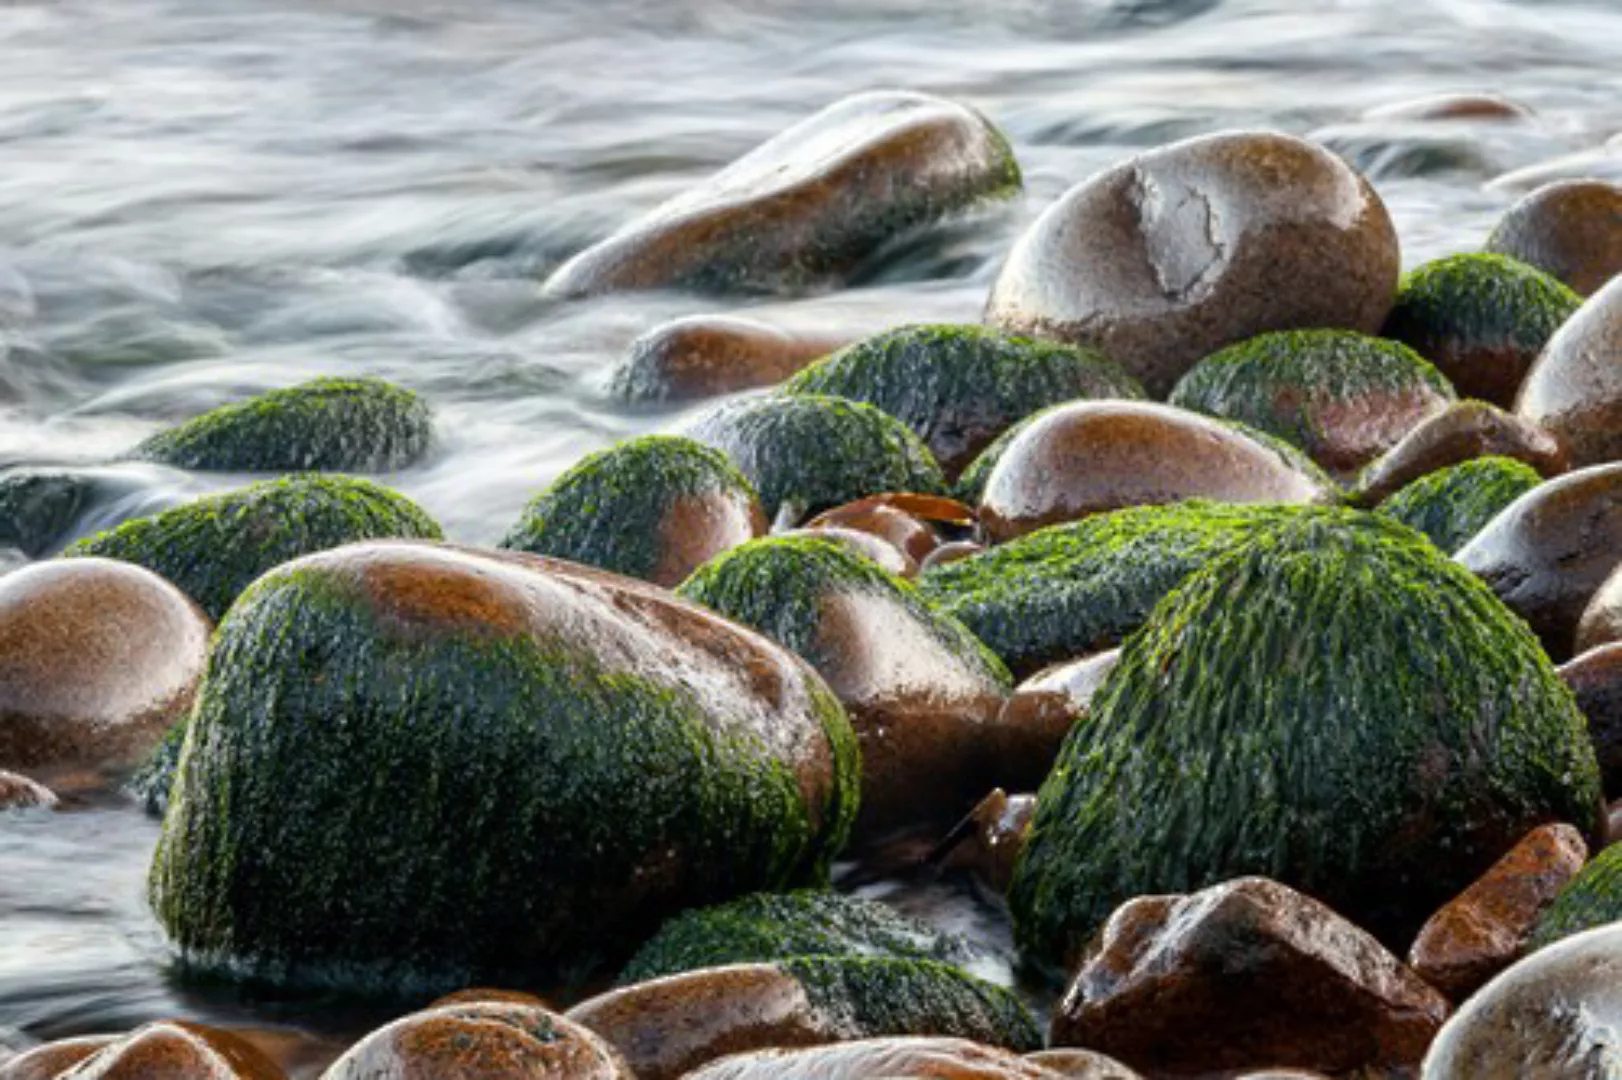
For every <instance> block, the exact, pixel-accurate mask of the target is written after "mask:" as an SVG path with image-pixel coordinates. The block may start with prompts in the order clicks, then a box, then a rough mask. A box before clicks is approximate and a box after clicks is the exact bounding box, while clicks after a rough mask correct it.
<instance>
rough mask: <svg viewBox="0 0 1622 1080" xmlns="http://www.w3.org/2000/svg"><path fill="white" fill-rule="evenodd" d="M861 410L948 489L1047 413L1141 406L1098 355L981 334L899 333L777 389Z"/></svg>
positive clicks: (1123, 378) (958, 329)
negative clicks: (932, 463)
mask: <svg viewBox="0 0 1622 1080" xmlns="http://www.w3.org/2000/svg"><path fill="white" fill-rule="evenodd" d="M784 391H785V392H787V393H790V394H794V393H810V394H829V395H832V396H834V397H842V398H847V399H849V400H851V401H865V402H867V403H868V404H869V405H874V406H877V407H878V408H880V409H883V410H884V411H885V412H887V413H889V414H890V415H891V416H894V417H896V418H897V419H898V420H900V421H901V422H902V423H904V424H906V425H907V426H908V427H909V428H911V429H912V430H913V432H914V433H915V434H917V436H918V437H919V438H920V439H922V440H923V441H924V443H925V445H927V446H928V447H929V449H930V452H931V453H932V454H934V455H935V459H936V460H937V461H939V462H940V464H941V468H942V469H943V470H944V471H945V473H946V476H947V478H948V479H955V478H956V477H957V475H958V474H959V473H960V472H962V471H963V470H964V469H965V468H966V467H967V466H968V465H969V463H970V462H971V461H973V460H974V458H975V457H976V456H978V455H979V453H980V451H982V450H984V449H985V448H986V447H987V446H989V445H990V444H991V442H992V440H994V439H995V438H996V437H997V436H998V435H1000V434H1002V433H1003V432H1004V431H1006V430H1007V429H1008V428H1009V427H1010V426H1012V425H1013V424H1014V423H1016V422H1017V421H1019V420H1021V419H1023V418H1024V417H1026V416H1029V415H1031V414H1032V413H1034V412H1037V411H1038V410H1040V409H1043V408H1046V407H1048V406H1050V405H1057V404H1059V403H1060V402H1064V401H1073V400H1076V399H1092V398H1141V397H1143V388H1142V387H1141V386H1139V385H1138V383H1137V380H1136V379H1133V378H1132V377H1131V376H1129V375H1127V374H1126V372H1124V371H1122V370H1121V369H1120V368H1119V367H1117V366H1116V365H1115V364H1114V363H1112V362H1111V361H1110V360H1108V359H1107V358H1105V357H1104V356H1103V354H1101V353H1099V352H1098V351H1097V350H1094V349H1088V348H1078V347H1076V346H1073V345H1061V344H1056V343H1053V342H1041V341H1033V340H1031V339H1030V338H1020V337H1009V336H1007V335H1004V334H999V333H997V332H996V331H994V330H988V329H985V328H983V327H979V326H903V327H900V328H899V329H895V330H890V331H886V332H885V333H883V334H880V335H878V336H877V337H872V338H868V339H867V340H866V341H859V342H857V343H856V344H854V345H850V346H847V347H846V348H844V349H841V350H840V351H839V352H837V353H835V354H834V355H832V356H830V357H828V358H827V359H825V360H820V361H818V362H817V363H815V364H812V365H811V366H810V367H808V368H806V369H805V370H804V371H802V372H800V374H798V375H796V376H795V377H794V378H793V379H792V380H790V381H789V383H788V385H787V386H785V387H784Z"/></svg>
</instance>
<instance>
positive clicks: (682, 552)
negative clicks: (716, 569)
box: [648, 488, 767, 589]
mask: <svg viewBox="0 0 1622 1080" xmlns="http://www.w3.org/2000/svg"><path fill="white" fill-rule="evenodd" d="M766 527H767V526H766V513H765V511H763V510H762V509H761V508H760V502H759V500H757V499H755V498H754V497H753V496H752V495H749V494H747V493H745V492H739V491H736V490H733V491H724V490H721V489H718V488H717V489H713V490H710V491H707V492H704V493H703V494H701V495H684V496H681V497H680V498H677V499H675V500H674V501H672V502H671V504H670V506H669V507H667V508H666V510H665V514H664V517H662V518H660V520H659V531H658V540H657V548H658V561H657V562H656V563H655V564H654V567H653V572H652V573H650V574H649V575H648V580H649V581H651V582H653V583H654V584H655V585H663V586H664V587H665V588H667V589H673V588H675V587H676V586H677V585H680V584H681V583H682V582H684V581H686V580H687V578H688V577H689V576H690V575H691V574H692V572H693V571H694V570H697V569H698V568H699V567H701V566H703V565H704V564H705V563H707V562H709V561H710V560H711V559H713V558H715V557H716V556H717V555H719V554H721V553H722V552H724V551H730V550H731V549H733V548H735V547H737V546H738V545H739V544H744V543H748V542H749V541H750V540H753V539H755V538H756V537H759V536H765V535H766Z"/></svg>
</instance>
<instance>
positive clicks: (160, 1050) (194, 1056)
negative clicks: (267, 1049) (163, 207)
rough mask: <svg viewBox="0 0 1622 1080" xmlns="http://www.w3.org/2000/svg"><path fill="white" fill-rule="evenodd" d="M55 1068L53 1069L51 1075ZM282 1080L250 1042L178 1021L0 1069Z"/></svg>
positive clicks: (8, 1077) (55, 1047)
mask: <svg viewBox="0 0 1622 1080" xmlns="http://www.w3.org/2000/svg"><path fill="white" fill-rule="evenodd" d="M52 1069H55V1071H51V1070H52ZM70 1077H72V1078H74V1080H158V1078H163V1080H169V1078H173V1080H181V1078H184V1080H284V1074H283V1073H282V1070H281V1069H280V1068H278V1067H277V1066H276V1064H275V1063H274V1062H273V1061H271V1060H270V1059H269V1058H267V1057H266V1056H265V1055H264V1054H263V1053H261V1052H260V1051H259V1050H257V1049H255V1048H254V1046H253V1044H251V1043H249V1042H248V1041H247V1040H245V1039H243V1038H241V1037H239V1036H237V1035H234V1034H232V1033H231V1032H228V1031H221V1030H220V1029H218V1028H210V1027H205V1026H203V1025H202V1024H193V1023H188V1022H185V1021H181V1020H164V1021H158V1022H155V1023H151V1024H147V1025H146V1026H144V1027H140V1028H137V1029H136V1030H134V1031H132V1032H130V1033H129V1034H128V1035H124V1036H121V1037H118V1038H114V1039H110V1040H105V1039H101V1038H91V1039H70V1040H67V1041H66V1042H65V1043H64V1044H57V1043H51V1044H47V1045H46V1046H43V1047H41V1048H40V1049H38V1050H34V1051H32V1052H30V1053H28V1054H24V1055H23V1056H22V1057H20V1058H17V1059H15V1060H13V1061H11V1062H8V1063H7V1064H5V1065H0V1080H68V1078H70Z"/></svg>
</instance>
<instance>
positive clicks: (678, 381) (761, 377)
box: [614, 315, 853, 401]
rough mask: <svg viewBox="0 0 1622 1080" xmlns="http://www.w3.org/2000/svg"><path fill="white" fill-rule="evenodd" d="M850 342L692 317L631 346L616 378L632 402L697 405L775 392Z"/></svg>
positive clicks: (726, 318) (618, 389) (731, 318)
mask: <svg viewBox="0 0 1622 1080" xmlns="http://www.w3.org/2000/svg"><path fill="white" fill-rule="evenodd" d="M851 340H853V339H852V338H851V337H850V336H849V335H836V334H798V333H795V332H793V331H790V330H786V329H783V328H782V327H778V326H773V325H771V324H770V323H764V322H761V321H759V320H758V319H749V318H744V317H742V316H737V315H693V316H689V317H687V318H685V319H676V320H675V321H674V322H668V323H664V324H662V325H660V326H656V327H654V328H653V329H652V330H650V331H648V332H647V333H646V334H643V335H642V336H641V337H639V338H637V339H636V340H635V341H634V342H632V343H631V351H630V355H629V356H627V357H626V359H625V361H624V363H623V364H621V366H620V368H619V370H618V371H616V372H615V373H614V390H615V393H617V394H618V395H619V396H621V397H624V398H627V399H629V400H631V401H695V400H698V399H701V398H708V397H716V396H718V395H720V394H731V393H736V392H737V391H739V390H750V389H753V388H755V387H760V386H775V385H776V384H777V383H780V382H782V381H783V380H784V379H786V378H788V377H789V376H790V375H793V374H794V373H795V372H797V371H799V370H800V369H801V368H803V367H805V366H806V365H807V364H809V363H811V361H813V360H816V359H817V358H819V357H823V356H827V355H828V354H829V353H831V352H833V351H834V350H835V349H838V348H840V347H841V346H843V345H847V344H849V343H850V341H851Z"/></svg>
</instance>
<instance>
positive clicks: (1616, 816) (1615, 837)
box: [1605, 799, 1622, 844]
mask: <svg viewBox="0 0 1622 1080" xmlns="http://www.w3.org/2000/svg"><path fill="white" fill-rule="evenodd" d="M1606 818H1607V826H1606V830H1605V841H1606V843H1608V844H1622V799H1617V800H1616V801H1615V802H1613V803H1612V804H1611V805H1610V806H1608V807H1606Z"/></svg>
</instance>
